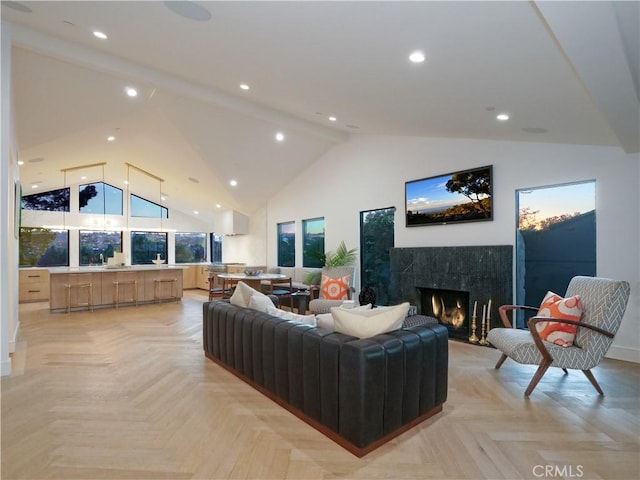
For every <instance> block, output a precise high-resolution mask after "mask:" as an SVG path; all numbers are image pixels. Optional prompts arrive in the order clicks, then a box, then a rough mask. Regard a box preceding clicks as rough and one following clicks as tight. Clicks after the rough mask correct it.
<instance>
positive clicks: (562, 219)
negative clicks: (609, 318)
mask: <svg viewBox="0 0 640 480" xmlns="http://www.w3.org/2000/svg"><path fill="white" fill-rule="evenodd" d="M516 202H517V209H518V229H517V233H516V303H517V304H519V305H530V306H532V307H537V306H538V305H540V302H541V301H542V298H543V297H544V295H545V294H546V293H547V291H549V290H551V291H553V292H555V293H557V294H559V295H564V293H565V291H566V289H567V285H568V284H569V281H570V280H571V278H572V277H574V276H576V275H588V276H595V275H596V211H595V181H588V182H582V183H572V184H564V185H552V186H545V187H536V188H528V189H521V190H517V191H516ZM519 313H520V316H518V317H517V320H516V322H517V326H518V327H519V328H526V318H528V316H529V315H527V316H526V317H525V316H524V314H523V313H522V312H519Z"/></svg>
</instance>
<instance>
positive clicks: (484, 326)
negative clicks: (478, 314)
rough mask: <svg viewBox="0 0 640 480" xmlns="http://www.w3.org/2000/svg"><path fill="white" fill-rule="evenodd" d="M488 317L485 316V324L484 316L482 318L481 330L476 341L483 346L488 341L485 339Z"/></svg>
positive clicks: (487, 343)
mask: <svg viewBox="0 0 640 480" xmlns="http://www.w3.org/2000/svg"><path fill="white" fill-rule="evenodd" d="M489 322H490V319H489V318H487V319H486V324H485V318H484V317H483V318H482V322H481V323H482V331H481V333H480V340H479V341H478V345H483V346H487V345H489V342H488V341H487V325H489Z"/></svg>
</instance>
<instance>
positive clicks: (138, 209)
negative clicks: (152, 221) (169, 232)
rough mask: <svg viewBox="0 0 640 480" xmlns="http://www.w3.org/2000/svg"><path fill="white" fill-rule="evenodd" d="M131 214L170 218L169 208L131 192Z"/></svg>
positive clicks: (134, 215)
mask: <svg viewBox="0 0 640 480" xmlns="http://www.w3.org/2000/svg"><path fill="white" fill-rule="evenodd" d="M131 216H132V217H147V218H169V210H167V208H166V207H163V206H162V205H158V204H157V203H154V202H150V201H149V200H145V199H144V198H142V197H138V196H137V195H134V194H131Z"/></svg>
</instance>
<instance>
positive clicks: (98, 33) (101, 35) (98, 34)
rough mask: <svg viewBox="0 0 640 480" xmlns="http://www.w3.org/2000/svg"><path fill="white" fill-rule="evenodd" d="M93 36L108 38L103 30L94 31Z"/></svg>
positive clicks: (102, 38)
mask: <svg viewBox="0 0 640 480" xmlns="http://www.w3.org/2000/svg"><path fill="white" fill-rule="evenodd" d="M93 36H94V37H96V38H99V39H100V40H106V39H107V35H106V34H104V33H103V32H101V31H99V30H95V31H94V32H93Z"/></svg>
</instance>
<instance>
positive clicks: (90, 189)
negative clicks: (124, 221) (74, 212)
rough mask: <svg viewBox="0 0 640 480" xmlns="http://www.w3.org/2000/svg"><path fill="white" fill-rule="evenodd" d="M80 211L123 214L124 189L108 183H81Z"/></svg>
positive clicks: (79, 194) (79, 192)
mask: <svg viewBox="0 0 640 480" xmlns="http://www.w3.org/2000/svg"><path fill="white" fill-rule="evenodd" d="M78 196H79V200H80V213H97V214H106V215H122V190H120V189H119V188H116V187H112V186H111V185H109V184H108V183H104V182H96V183H87V184H85V185H80V189H79V191H78Z"/></svg>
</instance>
